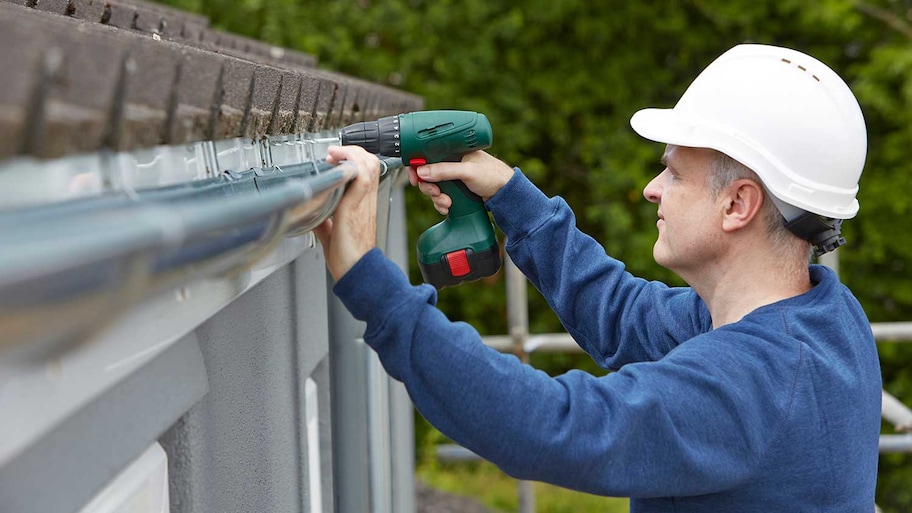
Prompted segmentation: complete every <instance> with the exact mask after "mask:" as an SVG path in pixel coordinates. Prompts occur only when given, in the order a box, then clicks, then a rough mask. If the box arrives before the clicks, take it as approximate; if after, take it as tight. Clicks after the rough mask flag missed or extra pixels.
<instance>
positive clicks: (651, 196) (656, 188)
mask: <svg viewBox="0 0 912 513" xmlns="http://www.w3.org/2000/svg"><path fill="white" fill-rule="evenodd" d="M666 171H668V170H667V169H666V170H664V171H662V172H661V173H659V174H658V175H656V177H655V178H653V179H652V180H651V181H650V182H649V183H648V184H646V187H645V188H643V197H644V198H646V201H648V202H650V203H658V202H659V200H661V199H662V185H661V179H662V177H663V176H664V175H665V173H666Z"/></svg>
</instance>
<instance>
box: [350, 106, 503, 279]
mask: <svg viewBox="0 0 912 513" xmlns="http://www.w3.org/2000/svg"><path fill="white" fill-rule="evenodd" d="M492 140H493V134H492V131H491V124H490V122H488V119H487V118H486V117H485V115H484V114H480V113H477V112H468V111H456V110H437V111H420V112H410V113H408V114H400V115H398V116H390V117H386V118H381V119H379V120H377V121H368V122H363V123H355V124H353V125H350V126H348V127H345V128H344V129H343V130H342V134H341V141H342V144H357V145H359V146H362V147H364V148H365V149H367V150H368V151H371V152H373V153H378V154H380V155H383V156H387V157H397V156H398V157H401V158H402V161H403V163H405V164H407V165H410V166H415V167H417V166H419V165H423V164H435V163H437V162H459V161H461V160H462V156H463V155H465V154H466V153H469V152H472V151H476V150H484V149H487V148H489V147H490V146H491V142H492ZM437 185H438V186H439V187H440V190H441V192H443V193H444V194H447V195H448V196H449V197H450V198H451V199H452V201H453V204H452V206H450V210H449V213H448V214H447V217H446V219H444V220H443V221H441V222H440V223H438V224H436V225H434V226H432V227H430V228H428V229H427V230H425V231H424V233H422V234H421V235H420V236H419V237H418V267H419V268H420V269H421V275H422V276H423V277H424V280H425V281H426V282H427V283H430V284H431V285H433V286H434V287H436V288H437V289H442V288H444V287H448V286H452V285H458V284H460V283H463V282H467V281H474V280H477V279H479V278H484V277H486V276H491V275H493V274H495V273H496V272H497V271H498V270H499V269H500V264H501V260H500V246H499V245H498V243H497V236H496V235H495V233H494V226H493V225H492V224H491V219H490V217H489V216H488V212H487V210H486V209H485V206H484V202H483V201H482V199H481V198H480V197H478V195H476V194H474V193H473V192H472V191H470V190H469V189H468V188H467V187H466V186H465V184H464V183H462V182H461V181H458V180H451V181H444V182H438V183H437Z"/></svg>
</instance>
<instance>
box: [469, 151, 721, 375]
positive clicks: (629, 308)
mask: <svg viewBox="0 0 912 513" xmlns="http://www.w3.org/2000/svg"><path fill="white" fill-rule="evenodd" d="M487 204H488V206H489V208H490V209H491V212H492V213H493V214H494V219H495V221H496V222H497V225H498V226H500V228H501V229H502V230H503V231H504V233H505V234H506V235H507V244H506V248H507V252H508V253H509V254H510V257H511V258H512V259H513V261H514V262H515V263H516V265H517V267H519V269H520V270H522V272H523V274H525V275H526V276H527V277H528V278H529V280H530V281H531V282H532V284H533V285H534V286H535V287H536V288H537V289H538V290H539V291H540V292H541V293H542V295H543V296H544V297H545V299H546V300H547V301H548V304H549V305H550V306H551V308H552V309H553V310H554V311H555V312H556V313H557V315H558V317H559V318H560V320H561V322H562V323H563V325H564V327H565V328H566V330H567V332H568V333H569V334H570V335H571V336H573V338H574V340H576V342H577V343H578V344H579V345H580V347H582V348H583V350H585V351H586V352H587V353H589V355H590V356H592V358H593V359H594V360H595V361H596V362H597V363H598V364H599V365H601V366H603V367H606V368H611V369H618V368H620V367H621V366H623V365H625V364H627V363H632V362H639V361H653V360H658V359H659V358H661V357H662V356H663V355H665V354H666V353H667V352H668V351H670V350H671V349H672V348H674V347H675V346H677V345H678V344H679V343H681V342H683V341H684V340H687V339H690V338H691V337H693V336H695V335H697V334H698V333H702V332H704V331H706V330H707V329H709V324H710V320H709V314H708V311H707V310H706V308H705V306H704V304H703V302H702V301H701V300H700V299H699V297H698V296H697V295H696V294H695V293H694V292H693V291H692V290H691V289H689V288H669V287H667V286H666V285H665V284H663V283H659V282H651V281H647V280H643V279H640V278H636V277H634V276H632V275H631V274H630V273H628V272H626V270H625V267H624V264H623V263H622V262H620V261H618V260H615V259H613V258H611V257H610V256H608V255H606V254H605V249H604V248H603V247H602V246H601V244H599V243H598V242H597V241H596V240H595V239H593V238H592V237H590V236H588V235H586V234H585V233H583V232H581V231H580V230H579V229H578V228H577V227H576V219H575V217H574V215H573V212H572V211H571V210H570V207H569V206H568V205H567V203H566V202H565V201H564V200H563V199H561V198H559V197H555V198H548V197H547V196H545V195H544V194H543V193H542V192H541V191H540V190H539V189H538V188H537V187H535V185H534V184H532V182H530V181H529V180H528V179H527V178H526V177H525V176H524V175H523V174H522V172H520V171H519V169H517V170H516V172H515V174H514V176H513V178H512V179H511V180H510V181H509V182H508V183H507V185H506V186H504V187H503V188H502V189H501V190H500V191H499V192H498V193H497V194H495V195H494V196H493V197H492V198H490V199H489V200H488V202H487Z"/></svg>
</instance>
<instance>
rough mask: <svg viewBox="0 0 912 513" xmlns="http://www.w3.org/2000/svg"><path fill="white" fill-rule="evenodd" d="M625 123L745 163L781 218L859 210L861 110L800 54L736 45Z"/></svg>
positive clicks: (832, 76) (863, 145)
mask: <svg viewBox="0 0 912 513" xmlns="http://www.w3.org/2000/svg"><path fill="white" fill-rule="evenodd" d="M630 125H631V126H632V127H633V129H634V130H636V132H637V133H639V134H640V135H641V136H643V137H645V138H647V139H651V140H653V141H657V142H662V143H666V144H673V145H676V146H690V147H697V148H712V149H714V150H717V151H720V152H722V153H725V154H726V155H728V156H729V157H731V158H733V159H735V160H737V161H738V162H741V163H742V164H744V165H745V166H747V167H749V168H751V169H752V170H753V171H754V172H755V173H757V175H758V176H759V177H760V179H761V180H763V185H764V186H765V187H766V188H767V190H768V191H769V192H770V193H772V195H773V196H774V202H775V203H776V205H777V206H778V207H779V209H780V211H782V213H783V215H784V216H785V217H786V219H787V220H791V219H792V218H794V217H796V216H797V215H799V214H801V213H803V212H801V211H802V210H804V211H808V212H812V213H814V214H818V215H821V216H824V217H829V218H835V219H850V218H852V217H855V214H856V213H858V201H857V200H856V199H855V194H856V193H857V192H858V179H859V177H860V176H861V170H862V168H863V167H864V161H865V152H866V151H867V135H866V130H865V123H864V117H863V116H862V114H861V108H860V107H859V106H858V101H857V100H856V99H855V96H854V95H853V94H852V91H851V90H849V86H848V85H846V83H845V82H844V81H843V80H842V79H841V78H839V76H838V75H837V74H836V73H835V72H833V70H831V69H830V68H829V67H827V66H826V65H825V64H823V63H822V62H820V61H818V60H817V59H815V58H813V57H810V56H808V55H805V54H803V53H801V52H797V51H795V50H790V49H788V48H779V47H775V46H766V45H753V44H751V45H739V46H736V47H734V48H732V49H731V50H729V51H727V52H725V53H724V54H722V55H721V56H720V57H719V58H718V59H716V60H715V61H713V62H712V63H711V64H710V65H709V66H708V67H707V68H706V69H705V70H703V72H702V73H700V75H699V76H698V77H697V78H696V79H695V80H694V81H693V83H692V84H691V85H690V87H688V88H687V91H685V92H684V96H682V97H681V99H680V100H679V101H678V103H677V105H675V107H674V108H673V109H644V110H641V111H639V112H637V113H636V114H634V115H633V117H632V118H631V119H630ZM777 199H778V201H776V200H777ZM783 203H785V205H783ZM789 206H792V207H797V209H796V208H789ZM799 209H800V210H799Z"/></svg>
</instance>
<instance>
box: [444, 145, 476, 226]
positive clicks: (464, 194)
mask: <svg viewBox="0 0 912 513" xmlns="http://www.w3.org/2000/svg"><path fill="white" fill-rule="evenodd" d="M443 162H462V155H454V156H450V157H447V158H446V159H444V160H443ZM437 186H438V187H440V192H442V193H444V194H446V195H447V196H449V197H450V199H451V200H452V201H453V204H452V205H451V206H450V213H449V214H447V215H452V216H456V217H460V216H464V215H468V214H472V213H474V212H477V211H478V210H484V209H485V207H484V200H483V199H481V196H479V195H477V194H475V193H474V192H472V191H471V190H470V189H469V187H468V186H467V185H466V184H465V182H463V181H462V180H445V181H442V182H437Z"/></svg>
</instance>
